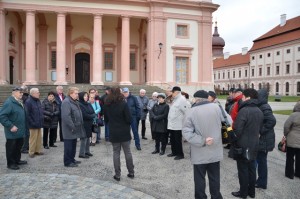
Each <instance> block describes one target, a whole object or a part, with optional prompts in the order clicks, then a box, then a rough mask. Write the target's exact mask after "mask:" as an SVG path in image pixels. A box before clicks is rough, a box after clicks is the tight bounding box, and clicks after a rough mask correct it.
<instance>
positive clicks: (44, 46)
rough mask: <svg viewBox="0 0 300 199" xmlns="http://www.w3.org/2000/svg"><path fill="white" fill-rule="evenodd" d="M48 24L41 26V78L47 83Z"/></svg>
mask: <svg viewBox="0 0 300 199" xmlns="http://www.w3.org/2000/svg"><path fill="white" fill-rule="evenodd" d="M47 30H48V26H47V25H44V24H43V25H40V26H39V80H40V82H42V83H47V82H48V81H47V77H48V76H47V73H46V72H45V71H47V70H48V68H47V60H48V59H47Z"/></svg>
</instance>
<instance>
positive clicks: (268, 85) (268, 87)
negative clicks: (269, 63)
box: [267, 82, 270, 91]
mask: <svg viewBox="0 0 300 199" xmlns="http://www.w3.org/2000/svg"><path fill="white" fill-rule="evenodd" d="M267 90H268V91H269V90H270V83H269V82H268V83H267Z"/></svg>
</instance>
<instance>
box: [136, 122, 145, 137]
mask: <svg viewBox="0 0 300 199" xmlns="http://www.w3.org/2000/svg"><path fill="white" fill-rule="evenodd" d="M139 123H140V121H139V120H137V128H138V129H139ZM141 123H142V133H141V134H142V138H143V137H145V133H146V120H141Z"/></svg>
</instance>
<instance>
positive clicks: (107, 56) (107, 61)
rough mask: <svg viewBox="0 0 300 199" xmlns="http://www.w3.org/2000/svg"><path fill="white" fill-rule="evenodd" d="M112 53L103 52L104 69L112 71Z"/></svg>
mask: <svg viewBox="0 0 300 199" xmlns="http://www.w3.org/2000/svg"><path fill="white" fill-rule="evenodd" d="M113 58H114V53H113V52H105V53H104V69H113V60H114V59H113Z"/></svg>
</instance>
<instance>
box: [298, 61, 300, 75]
mask: <svg viewBox="0 0 300 199" xmlns="http://www.w3.org/2000/svg"><path fill="white" fill-rule="evenodd" d="M298 73H300V63H298Z"/></svg>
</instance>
